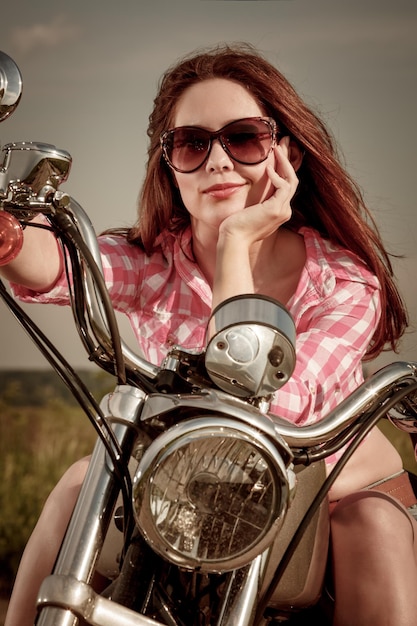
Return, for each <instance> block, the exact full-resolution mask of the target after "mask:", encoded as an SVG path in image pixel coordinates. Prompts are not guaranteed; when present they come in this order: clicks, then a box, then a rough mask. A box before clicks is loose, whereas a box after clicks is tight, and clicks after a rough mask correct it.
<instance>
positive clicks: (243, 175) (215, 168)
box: [173, 78, 275, 234]
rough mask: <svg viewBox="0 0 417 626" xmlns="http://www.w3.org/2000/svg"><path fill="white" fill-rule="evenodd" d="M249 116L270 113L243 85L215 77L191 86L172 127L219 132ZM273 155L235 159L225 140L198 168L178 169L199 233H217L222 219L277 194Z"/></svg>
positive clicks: (180, 185)
mask: <svg viewBox="0 0 417 626" xmlns="http://www.w3.org/2000/svg"><path fill="white" fill-rule="evenodd" d="M245 117H265V111H263V110H262V109H261V108H260V106H259V104H258V103H257V102H256V100H255V99H254V98H253V97H252V96H251V95H250V93H249V92H248V91H247V90H246V89H245V88H244V87H243V86H242V85H241V84H239V83H237V82H234V81H231V80H226V79H223V78H214V79H209V80H206V81H203V82H201V83H196V84H194V85H192V86H191V87H189V88H188V89H187V90H186V91H185V92H184V93H183V94H182V96H181V98H180V99H179V101H178V103H177V106H176V109H175V116H174V121H173V126H174V127H178V126H199V127H202V128H205V129H207V130H209V131H216V130H219V129H220V128H222V127H223V126H225V125H226V124H228V123H230V122H233V121H235V120H238V119H242V118H245ZM274 159H275V157H274V153H273V151H271V152H270V154H269V155H268V157H267V159H266V160H265V161H263V162H262V163H259V164H257V165H242V164H240V163H237V162H236V161H234V160H233V159H232V158H231V157H230V156H229V155H228V154H227V153H226V152H225V150H224V149H223V147H222V146H221V144H220V142H219V141H218V140H215V141H214V142H213V143H212V147H211V152H210V154H209V157H208V159H207V160H206V161H205V162H204V164H203V165H202V166H201V167H200V168H199V169H197V170H196V171H195V172H192V173H188V174H184V173H180V172H176V171H173V175H174V176H175V180H176V182H177V185H178V189H179V192H180V194H181V198H182V201H183V203H184V205H185V207H186V209H187V210H188V211H189V213H190V216H191V224H192V227H193V232H194V234H197V233H200V234H202V233H203V232H207V233H208V232H212V233H214V234H217V232H218V229H219V226H220V224H221V222H222V221H223V220H224V219H225V218H226V217H228V216H229V215H231V214H232V213H235V212H237V211H241V210H243V209H244V208H245V207H248V206H251V205H252V204H257V203H258V202H261V201H262V200H264V199H265V198H267V197H269V196H270V195H271V194H272V193H273V187H272V184H271V182H270V179H269V177H268V174H267V171H266V167H267V164H268V163H272V164H274Z"/></svg>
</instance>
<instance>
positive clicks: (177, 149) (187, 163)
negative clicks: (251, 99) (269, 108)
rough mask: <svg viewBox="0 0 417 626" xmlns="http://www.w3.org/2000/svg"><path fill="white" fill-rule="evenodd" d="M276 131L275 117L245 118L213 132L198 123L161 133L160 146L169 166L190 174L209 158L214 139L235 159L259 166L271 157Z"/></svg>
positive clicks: (244, 163) (245, 163)
mask: <svg viewBox="0 0 417 626" xmlns="http://www.w3.org/2000/svg"><path fill="white" fill-rule="evenodd" d="M277 134H278V128H277V125H276V123H275V121H274V120H273V119H272V118H269V117H268V118H263V117H245V118H243V119H241V120H236V121H235V122H230V124H226V126H223V128H221V129H220V130H217V131H216V132H214V133H212V132H210V131H209V130H206V129H205V128H199V127H198V126H179V127H178V128H173V129H171V130H167V131H165V132H164V133H162V135H161V148H162V154H163V156H164V158H165V160H166V162H167V163H168V165H170V167H172V168H173V169H174V170H176V171H177V172H181V173H183V174H190V173H191V172H195V171H196V170H198V168H199V167H201V166H202V165H203V163H205V162H206V161H207V159H208V157H209V154H210V151H211V148H212V145H213V141H214V140H215V139H218V140H219V142H220V144H221V146H222V148H223V150H224V151H225V152H226V153H227V154H228V155H229V157H231V158H232V159H233V160H234V161H237V162H238V163H242V164H243V165H257V164H258V163H262V161H265V159H266V158H267V157H268V154H269V153H270V152H271V150H272V147H273V146H274V143H275V141H276V138H277Z"/></svg>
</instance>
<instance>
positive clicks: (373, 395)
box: [271, 361, 417, 448]
mask: <svg viewBox="0 0 417 626" xmlns="http://www.w3.org/2000/svg"><path fill="white" fill-rule="evenodd" d="M416 381H417V364H416V363H408V362H402V361H398V362H396V363H391V364H390V365H387V366H385V367H383V368H382V369H381V370H379V371H378V372H376V373H375V374H373V375H372V376H371V377H370V378H369V379H367V380H366V381H365V382H364V383H362V385H360V386H359V387H358V388H357V389H356V390H355V391H354V392H353V393H352V394H351V395H350V396H349V397H348V398H346V399H345V400H344V401H343V402H341V403H340V404H339V405H338V406H337V407H336V408H335V409H334V410H333V411H331V412H330V413H329V414H328V415H326V417H324V418H323V419H322V420H320V422H318V423H316V424H313V425H311V426H302V427H295V426H293V425H291V424H289V423H288V422H287V421H286V420H284V419H280V418H279V417H275V416H274V417H273V419H274V422H275V426H276V429H277V431H278V432H279V433H280V434H281V436H282V437H284V439H285V441H286V442H287V443H288V444H289V445H290V446H294V447H299V446H302V447H305V448H310V447H313V446H315V445H319V444H324V443H325V442H326V440H328V439H329V438H330V437H332V436H334V435H336V434H338V433H339V432H341V430H342V429H343V428H345V427H347V426H348V425H349V424H351V423H352V422H353V421H355V420H356V419H358V417H360V416H361V415H362V414H364V413H365V412H366V411H369V410H370V408H371V407H372V408H373V409H376V408H377V406H378V405H382V403H383V401H384V400H386V399H387V397H392V396H394V394H395V393H396V391H398V390H400V389H402V388H404V387H408V386H410V385H412V384H415V383H416ZM271 417H272V416H271Z"/></svg>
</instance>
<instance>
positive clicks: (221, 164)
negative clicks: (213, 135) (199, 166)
mask: <svg viewBox="0 0 417 626" xmlns="http://www.w3.org/2000/svg"><path fill="white" fill-rule="evenodd" d="M206 168H207V169H208V170H223V169H232V168H233V161H232V159H231V158H230V156H229V155H228V154H227V152H226V150H225V149H224V148H223V146H222V144H221V143H220V140H219V139H214V141H213V143H212V144H211V150H210V154H209V156H208V159H207V161H206Z"/></svg>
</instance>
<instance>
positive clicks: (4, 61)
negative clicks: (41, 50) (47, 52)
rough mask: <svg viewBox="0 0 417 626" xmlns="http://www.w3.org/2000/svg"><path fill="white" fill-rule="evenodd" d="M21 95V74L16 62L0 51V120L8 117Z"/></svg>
mask: <svg viewBox="0 0 417 626" xmlns="http://www.w3.org/2000/svg"><path fill="white" fill-rule="evenodd" d="M21 95H22V76H21V74H20V70H19V68H18V66H17V65H16V63H15V62H14V61H13V59H12V58H11V57H9V56H8V55H7V54H6V53H5V52H1V51H0V122H2V121H3V120H5V119H6V118H7V117H9V116H10V115H11V114H12V113H13V111H14V110H15V109H16V107H17V105H18V104H19V101H20V98H21Z"/></svg>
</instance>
